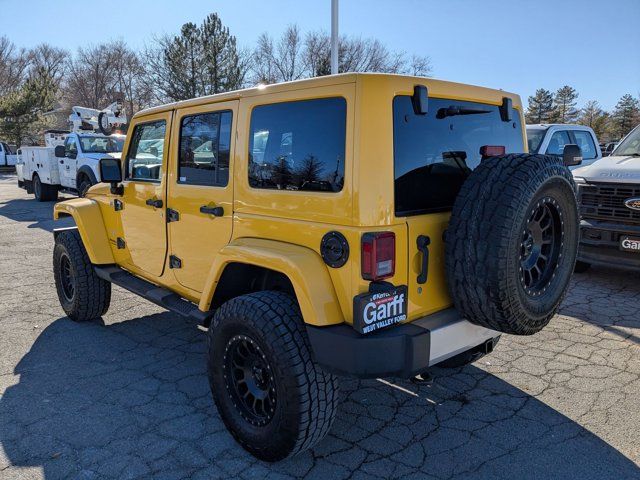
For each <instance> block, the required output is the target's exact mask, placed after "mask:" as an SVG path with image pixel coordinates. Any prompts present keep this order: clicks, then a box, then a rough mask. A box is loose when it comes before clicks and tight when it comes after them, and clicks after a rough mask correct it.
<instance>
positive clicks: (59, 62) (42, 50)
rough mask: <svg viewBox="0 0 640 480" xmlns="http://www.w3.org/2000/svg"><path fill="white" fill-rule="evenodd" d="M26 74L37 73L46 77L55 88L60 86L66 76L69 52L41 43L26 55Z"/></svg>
mask: <svg viewBox="0 0 640 480" xmlns="http://www.w3.org/2000/svg"><path fill="white" fill-rule="evenodd" d="M27 57H28V60H29V68H28V74H29V75H32V74H33V73H34V72H36V71H38V72H39V73H41V74H45V75H47V76H48V77H49V78H50V79H51V80H52V81H53V82H54V83H55V84H56V85H57V86H60V84H61V82H62V79H63V77H64V76H65V74H66V69H67V61H68V58H69V52H67V51H66V50H64V49H62V48H57V47H53V46H51V45H49V44H47V43H41V44H40V45H38V46H36V47H35V48H33V49H31V50H30V51H29V53H28V56H27Z"/></svg>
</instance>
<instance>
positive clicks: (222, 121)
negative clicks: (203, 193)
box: [178, 111, 232, 187]
mask: <svg viewBox="0 0 640 480" xmlns="http://www.w3.org/2000/svg"><path fill="white" fill-rule="evenodd" d="M231 116H232V113H231V112H230V111H224V112H215V113H204V114H200V115H191V116H188V117H184V118H183V119H182V122H181V124H180V159H179V163H178V182H179V183H186V184H190V185H208V186H218V187H224V186H226V185H227V184H228V183H229V150H230V147H231Z"/></svg>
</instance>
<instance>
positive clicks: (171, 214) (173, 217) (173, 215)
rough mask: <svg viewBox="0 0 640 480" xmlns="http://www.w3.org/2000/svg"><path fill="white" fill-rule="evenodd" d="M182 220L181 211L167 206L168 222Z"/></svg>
mask: <svg viewBox="0 0 640 480" xmlns="http://www.w3.org/2000/svg"><path fill="white" fill-rule="evenodd" d="M178 220H180V213H178V211H176V210H174V209H173V208H167V222H168V223H171V222H177V221H178Z"/></svg>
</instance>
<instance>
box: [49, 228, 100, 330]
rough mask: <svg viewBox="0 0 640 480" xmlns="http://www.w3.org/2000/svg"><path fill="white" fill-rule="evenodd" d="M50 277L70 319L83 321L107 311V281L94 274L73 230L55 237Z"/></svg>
mask: <svg viewBox="0 0 640 480" xmlns="http://www.w3.org/2000/svg"><path fill="white" fill-rule="evenodd" d="M53 276H54V278H55V282H56V290H57V291H58V299H59V300H60V305H61V306H62V309H63V310H64V312H65V313H66V314H67V315H68V317H69V318H70V319H71V320H74V321H76V322H86V321H88V320H93V319H96V318H99V317H101V316H102V315H104V314H105V313H107V310H108V309H109V303H110V302H111V284H110V283H109V282H107V281H106V280H103V279H101V278H100V277H98V275H96V272H95V270H94V269H93V265H92V264H91V261H90V260H89V256H88V255H87V252H86V250H85V248H84V245H83V244H82V239H81V238H80V234H79V233H78V231H77V230H70V231H66V232H62V233H60V234H58V236H57V237H56V244H55V247H54V248H53Z"/></svg>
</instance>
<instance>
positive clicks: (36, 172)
mask: <svg viewBox="0 0 640 480" xmlns="http://www.w3.org/2000/svg"><path fill="white" fill-rule="evenodd" d="M121 112H122V107H121V104H120V103H113V104H112V105H109V107H107V108H106V109H104V110H102V111H99V110H96V109H90V108H85V107H73V109H72V112H71V115H69V124H70V127H71V132H68V131H65V130H48V131H47V132H45V146H44V147H31V146H24V147H21V148H20V150H19V160H18V167H17V168H16V170H17V172H18V186H20V187H22V188H24V189H26V190H27V192H29V193H33V194H34V195H35V197H36V200H38V201H41V202H44V201H50V200H56V199H57V198H58V192H59V191H65V192H68V193H72V194H75V195H78V196H81V197H82V196H84V194H85V193H86V191H87V190H88V189H89V187H91V186H92V185H95V184H96V183H98V182H99V181H100V173H99V171H98V163H99V161H100V160H101V159H102V158H105V157H109V158H120V153H121V152H122V146H123V144H124V139H125V136H124V135H120V134H112V132H113V131H114V128H115V127H119V126H121V125H123V124H124V123H126V116H125V115H124V114H123V113H121ZM98 132H100V133H98Z"/></svg>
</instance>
